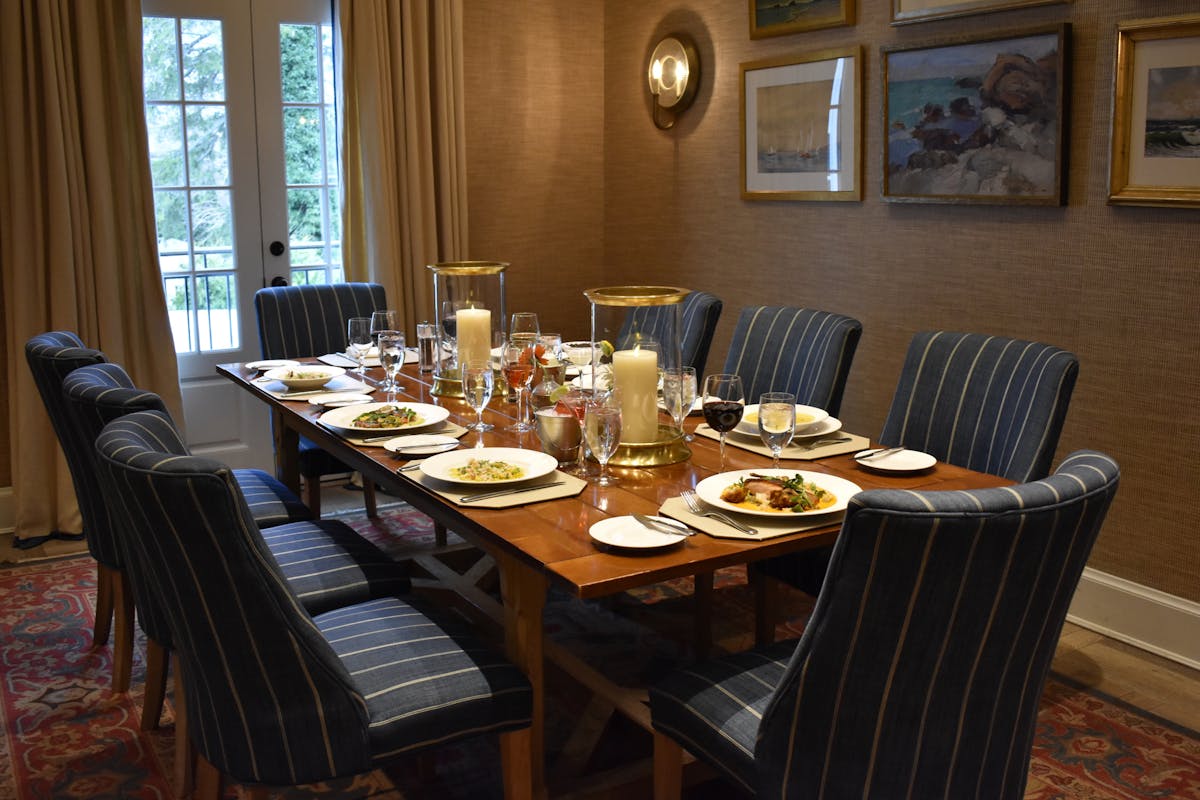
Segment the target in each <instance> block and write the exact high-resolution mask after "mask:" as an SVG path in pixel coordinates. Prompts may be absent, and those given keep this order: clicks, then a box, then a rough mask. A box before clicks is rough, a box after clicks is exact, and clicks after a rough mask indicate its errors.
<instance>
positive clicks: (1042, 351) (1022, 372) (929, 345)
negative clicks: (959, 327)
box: [879, 331, 1079, 482]
mask: <svg viewBox="0 0 1200 800" xmlns="http://www.w3.org/2000/svg"><path fill="white" fill-rule="evenodd" d="M1078 374H1079V361H1078V359H1076V357H1075V356H1074V355H1073V354H1071V353H1068V352H1067V351H1065V350H1060V349H1059V348H1057V347H1054V346H1053V345H1048V344H1041V343H1038V342H1026V341H1021V340H1018V339H1006V338H1003V337H1000V336H985V335H982V334H978V333H947V332H945V331H932V332H925V333H918V334H917V335H916V336H914V337H913V340H912V343H911V344H910V345H909V347H908V355H907V356H906V357H905V360H904V368H903V370H902V371H901V373H900V381H899V384H898V385H897V387H896V393H895V395H894V396H893V398H892V407H891V409H890V410H889V411H888V416H887V421H886V422H885V423H884V425H883V432H882V433H881V434H880V437H879V438H880V441H881V442H883V443H885V444H889V445H901V444H902V445H904V446H905V447H908V448H910V449H913V450H921V451H923V452H926V453H932V454H933V455H935V456H937V458H938V459H939V460H941V461H945V462H948V463H950V464H957V465H958V466H960V467H969V468H970V469H974V470H978V471H980V472H989V473H991V474H993V475H1001V476H1003V477H1005V478H1008V479H1010V480H1014V481H1019V482H1022V481H1031V480H1036V479H1038V478H1041V477H1044V476H1045V475H1047V474H1048V473H1049V472H1050V464H1051V462H1052V460H1053V459H1054V450H1055V448H1056V447H1057V446H1058V437H1059V434H1060V433H1061V432H1062V426H1063V420H1064V419H1065V418H1066V416H1067V406H1068V405H1069V404H1070V402H1071V391H1072V389H1074V388H1075V378H1076V376H1077V375H1078Z"/></svg>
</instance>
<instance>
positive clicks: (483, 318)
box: [455, 308, 492, 368]
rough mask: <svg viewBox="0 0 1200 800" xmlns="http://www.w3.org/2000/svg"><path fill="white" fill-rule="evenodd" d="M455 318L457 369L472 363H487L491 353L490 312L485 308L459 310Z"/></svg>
mask: <svg viewBox="0 0 1200 800" xmlns="http://www.w3.org/2000/svg"><path fill="white" fill-rule="evenodd" d="M455 317H456V318H457V333H458V365H459V367H460V368H461V367H463V366H466V365H467V364H469V363H471V362H472V361H483V362H487V361H489V360H490V358H491V352H492V312H491V311H488V310H487V309H486V308H460V309H459V310H458V312H457V313H456V314H455Z"/></svg>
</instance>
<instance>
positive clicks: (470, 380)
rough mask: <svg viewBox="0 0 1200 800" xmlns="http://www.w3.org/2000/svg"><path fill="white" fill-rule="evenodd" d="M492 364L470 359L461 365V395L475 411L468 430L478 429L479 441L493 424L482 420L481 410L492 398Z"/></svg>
mask: <svg viewBox="0 0 1200 800" xmlns="http://www.w3.org/2000/svg"><path fill="white" fill-rule="evenodd" d="M493 380H494V378H493V376H492V365H491V362H489V361H472V362H470V363H469V364H463V366H462V385H463V396H464V397H465V398H466V400H467V405H469V406H470V407H471V408H472V409H474V411H475V421H474V422H472V423H471V424H470V425H468V426H467V429H468V430H473V431H478V432H479V436H480V442H482V441H483V434H484V432H485V431H490V430H492V428H493V427H495V426H493V425H489V424H488V423H486V422H484V421H483V410H484V409H485V408H487V404H488V402H489V401H490V400H491V399H492V386H493Z"/></svg>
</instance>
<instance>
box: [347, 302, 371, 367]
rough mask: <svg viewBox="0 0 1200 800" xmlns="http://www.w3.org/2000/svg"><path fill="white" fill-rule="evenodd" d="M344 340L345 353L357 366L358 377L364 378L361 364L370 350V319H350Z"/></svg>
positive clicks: (362, 364)
mask: <svg viewBox="0 0 1200 800" xmlns="http://www.w3.org/2000/svg"><path fill="white" fill-rule="evenodd" d="M346 340H347V342H346V353H347V354H348V355H349V356H350V358H352V359H354V361H355V362H356V363H357V364H358V377H359V378H365V377H366V373H365V372H364V371H363V367H364V366H365V365H364V363H363V362H364V361H366V359H367V353H368V352H370V350H371V318H370V317H351V318H350V319H349V320H348V321H347V323H346Z"/></svg>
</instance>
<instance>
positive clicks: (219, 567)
mask: <svg viewBox="0 0 1200 800" xmlns="http://www.w3.org/2000/svg"><path fill="white" fill-rule="evenodd" d="M169 432H170V422H169V420H168V419H167V418H166V417H165V416H163V415H162V414H157V413H155V412H139V413H136V414H131V415H128V416H125V417H122V418H121V419H119V420H116V421H114V422H112V423H110V424H109V425H108V426H106V427H105V429H104V431H103V432H102V433H101V435H100V437H99V439H98V441H97V448H98V450H99V453H100V456H101V461H102V463H103V464H104V465H105V466H106V468H107V470H108V471H107V477H108V480H109V483H110V485H111V486H112V488H113V490H114V491H115V492H116V493H117V494H119V495H120V496H122V497H123V498H124V500H125V504H126V506H127V507H130V508H136V509H138V513H136V514H134V515H133V516H132V519H131V522H132V523H133V528H134V531H133V532H134V534H135V536H134V537H133V540H134V542H135V546H136V547H137V548H138V549H139V551H140V553H141V556H142V560H144V561H145V562H147V563H154V564H156V565H158V569H156V570H154V571H152V572H151V573H150V574H151V577H152V579H153V581H154V584H155V586H154V588H155V590H156V592H157V593H158V594H159V595H160V596H161V597H162V598H163V601H164V607H165V608H166V609H167V611H168V615H169V622H170V626H171V630H172V634H173V638H174V641H175V646H176V648H177V650H178V653H179V657H180V660H181V664H182V667H183V669H182V678H183V684H184V688H185V694H186V697H187V708H188V723H189V731H190V733H191V738H192V741H193V742H194V744H195V745H196V748H197V750H198V751H199V752H200V754H201V755H202V756H203V757H204V758H205V759H207V760H208V761H209V762H211V763H212V764H213V765H215V766H216V767H217V769H219V770H220V771H221V772H223V773H224V774H226V775H228V776H229V777H232V778H233V779H235V780H238V781H242V782H256V783H264V784H268V785H291V784H296V783H304V782H312V781H318V780H325V779H328V778H331V777H335V776H340V775H349V774H353V773H357V772H361V771H364V770H367V769H369V768H371V767H373V766H374V765H375V764H376V763H377V762H378V760H379V759H380V758H381V757H382V756H383V755H385V754H386V753H388V752H392V751H396V752H399V751H403V750H405V749H407V748H408V747H411V746H419V745H420V744H423V743H425V741H426V740H427V739H428V738H429V737H430V734H431V732H433V733H434V735H436V736H438V737H440V738H442V739H445V740H448V739H452V738H458V737H461V736H469V735H474V734H476V733H478V732H483V731H490V730H502V729H505V728H516V727H520V726H524V725H527V724H528V720H529V718H530V713H531V692H530V690H529V686H528V684H527V683H525V682H524V679H523V678H522V677H521V675H520V673H519V672H518V671H517V670H516V669H515V668H513V667H511V666H507V665H505V664H504V663H503V662H500V661H497V660H494V659H493V657H490V656H483V655H480V654H479V652H477V651H479V649H480V648H478V647H477V646H476V645H475V644H474V643H471V642H467V641H466V640H465V639H463V638H459V637H458V636H455V637H454V638H453V639H442V647H443V649H445V650H447V651H454V652H449V653H447V654H446V655H437V654H436V651H435V648H434V647H433V646H431V645H429V644H425V643H423V642H434V641H436V640H438V639H439V638H440V637H442V636H443V631H442V629H441V628H440V626H438V625H437V624H436V623H433V624H429V623H427V622H426V621H425V618H424V617H423V616H414V609H413V608H412V607H411V606H410V605H409V604H407V603H405V602H403V601H400V600H398V599H396V598H381V599H379V600H376V601H373V602H369V603H364V604H363V605H361V606H355V607H352V608H347V609H344V610H343V611H342V612H340V613H338V612H335V613H334V614H333V615H329V614H327V615H322V616H320V617H319V618H318V619H319V620H320V622H319V623H318V622H317V621H315V620H314V619H313V618H312V617H311V616H310V615H309V613H308V612H307V611H306V610H305V608H304V605H303V604H302V603H301V601H300V599H299V597H298V596H297V592H296V591H294V589H293V586H294V584H293V583H292V582H290V581H288V580H287V579H286V578H285V577H284V575H283V573H282V572H281V570H280V569H279V567H278V565H277V563H276V560H275V558H274V557H273V555H272V552H271V550H270V549H269V548H268V546H267V543H266V542H265V541H264V540H263V535H262V534H261V533H260V532H259V529H258V527H257V526H256V525H254V521H253V519H252V518H251V517H250V513H249V510H248V509H247V508H246V505H245V503H244V501H243V500H242V497H241V494H240V492H239V491H238V487H237V484H236V483H235V482H234V480H233V475H232V473H231V471H230V470H229V469H228V468H227V467H225V466H223V465H221V464H218V463H216V462H213V461H210V460H208V459H204V458H198V457H194V456H187V455H177V454H174V453H173V452H172V451H171V450H170V449H167V450H163V449H162V448H160V447H159V441H160V439H161V438H162V437H163V436H168V435H169ZM284 527H287V526H284ZM278 530H280V529H279V528H272V529H270V531H278ZM327 637H328V638H327ZM330 639H332V640H333V641H334V642H336V644H331V642H330ZM403 642H408V643H409V644H408V645H403V644H400V643H403ZM380 644H384V645H385V647H383V648H379V649H375V648H376V646H377V645H380ZM418 664H419V665H420V666H418ZM365 692H370V696H368V694H366V693H365ZM455 692H458V693H457V694H456V693H455ZM401 694H409V697H408V698H406V699H405V700H403V701H402V700H400V699H398V698H399V696H400V695H401ZM466 694H478V695H481V697H480V698H479V700H478V701H475V700H468V701H465V702H463V701H462V696H463V695H466ZM399 713H409V714H410V715H411V716H410V719H413V718H420V719H421V720H422V722H423V724H422V725H421V726H417V725H414V724H406V723H403V722H400V721H399V720H395V721H393V720H391V719H390V717H391V716H395V715H396V714H399ZM447 719H450V720H453V722H447ZM418 727H420V730H417V728H418ZM392 734H394V736H393V735H392Z"/></svg>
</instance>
